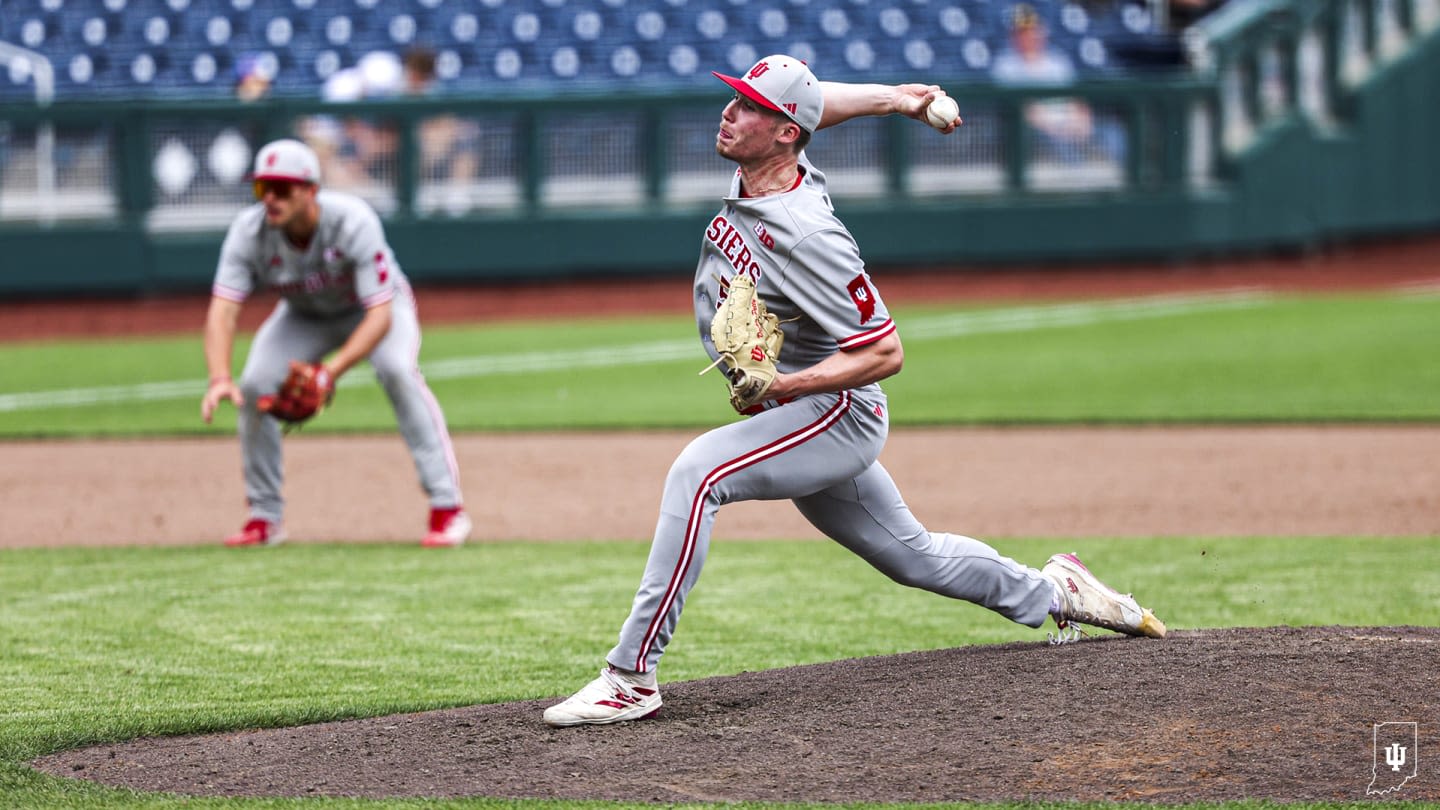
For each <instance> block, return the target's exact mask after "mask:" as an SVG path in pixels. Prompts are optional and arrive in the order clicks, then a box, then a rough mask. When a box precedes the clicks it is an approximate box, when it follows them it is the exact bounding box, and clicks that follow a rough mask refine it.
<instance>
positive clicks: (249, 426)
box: [212, 189, 461, 522]
mask: <svg viewBox="0 0 1440 810" xmlns="http://www.w3.org/2000/svg"><path fill="white" fill-rule="evenodd" d="M317 199H318V202H319V206H320V221H319V224H318V226H317V229H316V232H315V236H314V238H312V239H311V240H310V244H309V245H307V246H306V247H304V248H297V247H295V246H294V245H292V244H290V242H289V240H288V239H287V238H286V237H285V234H284V233H282V232H281V231H280V229H278V228H272V227H269V226H267V225H266V222H265V206H264V204H260V203H257V204H255V205H252V206H250V207H249V208H247V209H245V210H244V211H243V212H241V213H240V215H239V216H237V217H236V219H235V221H234V222H233V223H232V224H231V226H230V230H229V232H228V233H227V234H226V236H225V243H224V245H223V246H222V247H221V249H220V262H219V266H218V268H217V269H216V272H215V284H214V287H213V290H212V292H213V294H214V295H215V296H217V297H219V298H224V299H227V300H230V301H235V302H237V303H239V302H243V301H244V300H245V299H246V298H247V297H249V296H250V294H251V293H252V292H254V291H255V290H257V289H260V288H267V287H268V288H270V289H273V290H275V291H277V292H278V293H279V294H280V296H281V300H280V303H279V304H278V305H276V307H275V310H274V311H273V312H272V313H271V314H270V316H269V317H268V318H266V320H265V323H264V324H263V325H261V327H260V329H259V331H258V332H256V334H255V340H254V343H253V344H252V345H251V348H250V353H249V356H248V357H247V358H246V361H245V370H244V372H243V373H242V374H241V378H240V388H241V391H242V392H243V393H244V396H245V406H244V408H243V409H242V411H241V413H240V425H239V433H240V446H241V453H242V455H243V457H244V475H245V495H246V499H247V500H248V502H249V503H250V510H251V513H252V515H253V516H254V517H258V518H264V519H266V520H270V521H274V522H279V521H280V519H281V518H282V512H283V511H284V500H283V497H282V495H281V484H282V481H283V472H282V458H281V449H280V438H281V437H280V426H279V424H278V423H276V421H275V420H274V419H270V418H268V417H263V416H262V415H261V414H260V413H259V412H258V411H257V410H256V409H255V402H256V400H257V398H258V397H259V396H260V395H261V394H266V393H273V392H274V391H275V389H276V388H278V387H279V385H280V383H281V381H283V380H284V379H285V375H286V373H287V371H288V368H289V363H290V361H291V360H292V359H298V360H303V361H307V362H319V361H320V360H321V359H322V358H323V357H324V356H325V355H326V354H328V353H329V352H331V351H334V350H335V349H337V348H339V347H340V346H341V345H342V344H343V343H344V342H345V340H346V339H347V338H348V337H349V336H350V333H351V332H353V331H354V330H355V327H356V326H357V325H358V324H359V323H360V321H361V319H362V318H363V317H364V315H365V310H366V309H368V308H370V307H374V306H377V305H380V304H384V303H385V302H387V301H389V302H391V323H390V331H389V332H387V333H386V335H385V337H384V338H383V339H381V341H380V343H379V344H378V345H377V346H376V347H375V350H374V351H373V352H371V354H370V356H369V358H368V359H369V361H370V365H371V366H372V367H373V368H374V369H375V375H376V377H378V378H379V380H380V384H381V386H382V387H383V388H384V389H385V393H386V395H388V396H389V398H390V402H391V404H392V405H393V406H394V409H395V417H396V420H397V421H398V423H399V426H400V433H401V435H402V436H403V437H404V439H405V443H406V445H407V446H408V447H409V448H410V454H411V456H413V458H414V460H415V467H416V470H417V471H418V473H419V475H420V484H421V486H422V487H423V488H424V490H425V492H426V494H427V495H428V496H429V498H430V504H431V506H432V507H437V508H448V507H455V506H460V505H461V496H460V484H459V478H460V477H459V468H458V465H457V464H456V462H455V450H454V447H453V445H452V444H451V441H450V433H449V430H448V429H447V427H446V425H445V417H444V414H443V413H442V412H441V410H440V406H439V404H438V403H437V402H436V401H435V397H434V395H433V394H431V392H430V388H429V386H428V385H426V383H425V379H424V377H423V376H421V374H420V369H419V367H418V365H417V362H418V358H419V353H420V322H419V318H418V316H417V313H416V309H415V297H414V294H413V293H412V291H411V289H410V283H409V281H408V280H407V279H406V278H405V274H404V273H403V272H401V270H400V265H399V264H398V263H397V262H396V261H395V254H394V252H393V251H392V250H391V249H390V245H389V244H388V243H387V242H386V240H385V232H384V229H383V227H382V226H381V224H380V219H379V217H378V216H377V215H376V214H375V211H374V210H373V209H372V208H370V206H369V205H368V204H366V203H365V202H364V201H363V200H361V199H360V198H358V197H355V196H353V195H350V194H345V193H343V192H338V191H330V190H328V189H321V190H320V191H319V192H318V198H317Z"/></svg>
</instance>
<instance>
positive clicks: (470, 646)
mask: <svg viewBox="0 0 1440 810" xmlns="http://www.w3.org/2000/svg"><path fill="white" fill-rule="evenodd" d="M996 545H997V547H998V548H999V549H1000V550H1001V551H1002V552H1004V553H1006V554H1009V555H1011V556H1014V557H1016V558H1017V559H1020V560H1022V561H1026V562H1030V563H1034V564H1038V563H1040V562H1042V561H1043V560H1044V558H1045V557H1046V556H1048V555H1049V554H1050V553H1052V552H1054V551H1057V550H1062V549H1060V548H1059V547H1058V546H1056V545H1055V544H1054V543H1053V542H1050V541H1041V540H1013V541H1004V542H1000V543H997V544H996ZM1064 545H1065V549H1063V550H1071V549H1074V550H1078V551H1080V552H1081V553H1082V554H1084V555H1085V557H1086V559H1087V561H1088V562H1090V563H1092V564H1093V565H1094V566H1095V567H1096V569H1097V570H1100V571H1102V572H1104V576H1106V578H1108V579H1111V580H1112V581H1114V582H1117V583H1121V582H1123V583H1125V587H1127V588H1131V587H1133V588H1134V590H1135V591H1136V592H1137V594H1138V595H1139V596H1140V597H1141V598H1142V599H1143V601H1144V602H1145V603H1146V604H1147V605H1150V606H1153V607H1154V609H1155V610H1156V612H1157V613H1158V614H1159V615H1160V616H1161V617H1162V618H1164V619H1165V620H1166V621H1167V623H1169V624H1170V626H1171V627H1172V628H1175V629H1183V628H1190V627H1222V626H1258V625H1324V624H1421V625H1433V624H1436V623H1437V622H1440V604H1437V603H1436V602H1435V600H1433V599H1432V598H1430V596H1431V595H1433V594H1434V593H1436V592H1440V545H1437V544H1436V543H1434V542H1433V541H1429V540H1425V539H1389V540H1375V539H1366V538H1356V539H1332V538H1327V539H1324V540H1307V539H1274V538H1253V539H1228V540H1215V539H1199V538H1171V539H1163V540H1153V541H1143V540H1089V541H1079V542H1069V541H1067V542H1066V543H1065V544H1064ZM646 552H647V549H646V547H645V545H644V544H640V543H633V542H614V543H585V544H540V545H532V544H510V543H497V544H485V545H472V546H469V547H466V548H463V549H459V550H457V551H456V552H455V553H444V554H435V553H423V552H420V551H419V550H417V549H415V548H414V547H412V546H409V545H405V546H399V545H354V546H348V545H293V546H282V547H279V548H275V549H264V550H258V551H255V552H253V553H247V552H242V553H237V552H235V551H233V550H226V549H223V548H216V547H211V546H204V547H194V548H110V549H53V550H39V549H36V550H14V551H7V552H3V553H0V627H3V628H4V630H3V635H0V694H3V695H4V705H3V707H0V804H3V805H4V806H13V807H33V806H54V807H91V806H104V807H122V808H129V807H147V808H148V807H166V806H170V804H171V802H167V801H166V800H164V799H156V798H151V797H145V796H135V795H132V794H129V793H126V792H123V791H116V790H110V789H105V788H100V787H97V786H95V785H92V784H89V783H84V782H78V781H70V780H59V779H54V778H51V777H48V776H41V775H38V774H36V773H34V772H31V771H29V770H28V769H26V768H25V767H23V764H22V763H24V762H26V761H28V760H29V759H31V758H33V757H35V756H39V755H42V754H45V753H48V752H52V751H56V750H61V749H64V748H69V747H73V746H78V745H83V744H86V743H95V742H101V741H115V740H124V739H129V738H132V737H136V736H141V735H155V734H180V733H187V732H202V731H210V730H217V729H237V728H250V727H263V726H289V725H296V724H302V723H312V722H317V721H322V720H332V719H339V718H347V717H363V716H375V715H383V714H387V713H393V712H406V711H415V710H424V709H434V708H440V707H449V706H463V705H472V704H476V703H487V702H497V701H508V700H518V699H529V698H539V697H547V696H552V695H562V694H568V693H569V692H571V691H573V690H574V689H576V688H578V686H580V685H581V684H583V683H584V682H585V681H586V680H588V679H589V678H590V677H592V676H593V671H594V670H595V669H596V668H598V667H599V666H600V663H601V659H602V657H603V655H604V653H605V651H606V650H608V648H609V647H610V645H611V644H612V643H613V640H614V637H615V634H616V632H617V631H618V628H619V624H620V622H621V620H622V619H623V618H624V615H625V612H626V610H627V609H628V607H629V601H630V597H631V596H632V595H633V592H634V588H635V585H636V583H637V582H638V578H639V574H640V571H641V570H642V568H643V566H644V560H645V555H646ZM1397 572H1405V574H1404V576H1397ZM1321 584H1323V585H1324V587H1323V591H1324V593H1325V595H1326V596H1325V598H1324V599H1323V600H1317V599H1315V597H1314V594H1315V593H1317V592H1319V591H1320V590H1322V589H1321V588H1319V587H1318V586H1319V585H1321ZM817 605H823V606H824V609H823V610H816V609H815V607H816V606H817ZM777 611H778V612H781V613H783V614H784V615H786V616H788V617H790V620H789V621H788V622H787V623H786V625H785V626H783V627H780V626H777V625H775V623H774V622H773V621H772V617H773V616H774V615H775V613H776V612H777ZM837 619H843V620H837ZM1043 639H1044V633H1043V632H1042V631H1037V630H1030V629H1028V628H1024V627H1020V626H1018V625H1014V624H1011V623H1010V622H1008V621H1006V620H1004V619H1002V618H1000V617H999V616H997V615H995V614H992V613H990V612H988V611H985V610H983V609H981V608H978V607H975V606H973V605H968V604H964V603H958V602H954V601H951V600H946V599H943V598H940V597H937V596H934V595H932V594H928V593H924V592H920V591H916V590H912V589H905V588H901V587H899V586H897V585H894V584H893V583H891V582H889V580H887V579H885V578H884V577H883V576H881V575H880V574H878V573H877V572H875V571H874V570H873V569H871V568H869V567H868V566H866V565H865V564H864V563H863V562H861V561H859V560H858V559H856V558H855V557H853V556H851V555H850V554H849V553H848V552H846V551H844V550H843V549H841V548H839V547H838V546H836V545H834V544H831V543H825V542H811V541H794V542H774V543H744V542H723V541H721V542H717V543H716V544H715V546H714V547H713V549H712V554H711V557H710V560H709V562H708V563H707V566H706V574H705V578H704V579H703V580H702V581H701V584H700V586H699V587H697V588H696V590H695V591H694V593H693V595H692V597H691V600H690V602H689V604H688V605H687V609H686V615H685V621H684V622H683V624H682V626H681V628H680V631H679V632H678V633H677V634H676V637H675V640H674V642H673V643H672V644H671V646H670V648H669V650H668V651H667V655H666V658H665V662H664V665H663V667H662V672H661V677H662V681H674V680H688V679H692V678H698V677H704V676H709V675H719V674H733V673H738V672H742V671H745V670H757V669H763V668H771V667H781V666H789V665H794V664H804V663H812V662H818V661H829V660H835V659H842V658H850V657H855V656H865V655H883V654H889V653H895V652H902V651H908V650H922V649H936V648H944V647H952V646H957V645H963V644H978V643H990V642H999V641H1007V640H1031V641H1038V640H1043ZM536 723H537V725H538V724H539V723H540V719H539V718H538V717H537V718H536ZM316 803H318V804H322V805H324V806H349V805H350V804H351V803H348V802H313V801H309V800H307V801H266V802H259V801H239V800H235V801H224V802H208V801H207V802H187V803H186V805H185V806H201V807H208V806H212V805H213V806H223V807H272V806H273V807H303V806H309V805H311V804H316ZM381 804H383V806H386V807H402V806H409V805H407V804H405V803H402V802H387V803H381ZM366 806H376V805H366ZM424 806H427V807H429V806H440V807H452V806H453V807H460V806H477V807H509V806H522V807H533V808H543V807H572V806H581V805H578V804H574V803H568V802H564V803H544V802H518V803H517V802H499V801H496V802H490V801H466V802H435V803H433V804H431V803H424ZM1076 806H1084V805H1076Z"/></svg>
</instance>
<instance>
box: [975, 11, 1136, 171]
mask: <svg viewBox="0 0 1440 810" xmlns="http://www.w3.org/2000/svg"><path fill="white" fill-rule="evenodd" d="M990 75H991V78H992V79H994V81H995V82H996V83H997V84H1004V85H1010V86H1017V87H1021V86H1053V87H1064V86H1066V85H1070V84H1074V82H1075V79H1076V72H1075V63H1074V62H1072V61H1071V60H1070V57H1069V56H1068V55H1066V54H1065V52H1063V51H1061V50H1059V49H1058V48H1055V47H1053V46H1051V44H1050V41H1049V32H1048V31H1047V30H1046V27H1045V23H1044V22H1043V21H1042V20H1041V19H1040V16H1039V14H1037V13H1036V12H1035V9H1034V7H1033V6H1031V5H1029V4H1028V3H1020V4H1018V5H1016V6H1015V8H1014V9H1013V10H1012V12H1011V16H1010V45H1009V47H1007V48H1005V49H1004V50H1003V51H1001V52H1000V54H999V55H998V56H996V57H995V62H994V64H992V65H991V68H990ZM1025 121H1026V123H1027V124H1028V125H1029V131H1030V133H1031V134H1032V135H1033V136H1035V137H1038V138H1039V139H1040V144H1041V155H1042V156H1044V157H1048V158H1051V159H1059V160H1062V161H1064V162H1067V163H1074V162H1078V161H1082V160H1086V159H1088V158H1093V157H1094V156H1095V155H1096V153H1097V152H1098V153H1099V154H1100V155H1101V156H1103V157H1106V158H1109V159H1112V160H1117V161H1118V160H1122V159H1123V157H1124V151H1125V143H1124V135H1125V133H1124V130H1123V129H1122V128H1120V127H1119V126H1118V125H1116V123H1115V122H1109V121H1099V120H1097V116H1096V115H1095V113H1094V111H1093V110H1091V108H1090V106H1089V105H1088V104H1086V103H1084V102H1082V101H1079V100H1077V99H1073V98H1047V99H1042V100H1038V101H1033V102H1030V103H1028V104H1026V105H1025Z"/></svg>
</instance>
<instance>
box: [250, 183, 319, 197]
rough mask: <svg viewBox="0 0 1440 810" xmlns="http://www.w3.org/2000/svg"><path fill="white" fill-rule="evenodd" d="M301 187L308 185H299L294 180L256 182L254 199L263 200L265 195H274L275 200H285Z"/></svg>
mask: <svg viewBox="0 0 1440 810" xmlns="http://www.w3.org/2000/svg"><path fill="white" fill-rule="evenodd" d="M301 185H309V183H300V182H297V181H295V180H256V181H255V199H257V200H263V199H265V195H266V194H274V195H275V199H277V200H286V199H289V198H290V194H291V192H293V191H294V190H295V187H296V186H301Z"/></svg>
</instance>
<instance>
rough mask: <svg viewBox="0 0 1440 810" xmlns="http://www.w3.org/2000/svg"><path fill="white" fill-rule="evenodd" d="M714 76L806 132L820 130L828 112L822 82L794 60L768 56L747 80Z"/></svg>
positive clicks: (745, 78)
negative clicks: (821, 117)
mask: <svg viewBox="0 0 1440 810" xmlns="http://www.w3.org/2000/svg"><path fill="white" fill-rule="evenodd" d="M712 73H714V71H712ZM714 75H715V78H717V79H719V80H720V81H722V82H725V83H726V84H728V85H730V86H731V87H733V88H735V90H736V92H738V93H740V94H741V95H744V96H745V97H746V98H748V99H750V100H751V101H753V102H755V103H756V104H759V105H760V106H762V107H764V108H765V109H767V110H774V111H775V112H778V113H783V114H784V115H785V116H787V117H788V118H789V119H790V120H791V121H794V122H795V123H797V124H799V125H800V126H801V128H802V129H804V130H805V131H806V132H814V131H815V128H816V127H818V126H820V114H821V113H822V112H824V110H825V96H824V94H822V93H821V92H820V80H819V79H817V78H815V74H814V73H811V72H810V68H809V67H807V66H806V65H805V63H804V62H802V61H800V60H799V59H796V58H795V57H793V56H786V55H785V54H783V53H778V54H775V55H773V56H767V57H765V58H763V59H761V60H760V61H759V62H756V63H755V65H754V66H753V67H751V68H750V70H748V71H746V73H745V76H744V78H736V77H734V76H725V75H723V74H720V73H714Z"/></svg>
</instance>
